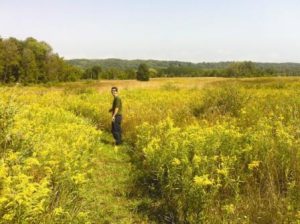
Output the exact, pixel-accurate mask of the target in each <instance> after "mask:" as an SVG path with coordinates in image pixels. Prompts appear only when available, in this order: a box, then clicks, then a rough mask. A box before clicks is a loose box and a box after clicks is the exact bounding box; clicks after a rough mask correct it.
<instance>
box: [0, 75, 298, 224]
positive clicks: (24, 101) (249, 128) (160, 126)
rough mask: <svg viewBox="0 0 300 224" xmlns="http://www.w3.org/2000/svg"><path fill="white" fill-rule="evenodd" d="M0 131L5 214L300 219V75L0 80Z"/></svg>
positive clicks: (80, 218)
mask: <svg viewBox="0 0 300 224" xmlns="http://www.w3.org/2000/svg"><path fill="white" fill-rule="evenodd" d="M112 86H118V87H119V90H120V97H121V98H122V101H123V113H124V121H123V123H122V128H123V133H124V143H123V145H121V146H120V147H114V146H113V145H112V142H113V139H112V136H111V134H110V127H111V123H110V122H111V116H110V114H109V113H108V110H109V108H110V107H111V103H112V96H111V94H110V88H111V87H112ZM0 128H1V132H0V156H1V158H0V223H191V224H194V223H195V224H196V223H295V224H296V223H300V78H289V77H286V78H282V77H276V78H275V77H274V78H243V79H241V78H239V79H230V78H228V79H225V78H161V79H159V78H157V79H153V80H150V81H149V82H138V81H135V80H122V81H121V80H104V81H102V80H101V81H86V82H83V81H82V82H73V83H60V84H55V85H47V86H46V85H44V86H42V85H40V86H39V85H35V86H19V85H16V86H11V87H8V86H1V87H0Z"/></svg>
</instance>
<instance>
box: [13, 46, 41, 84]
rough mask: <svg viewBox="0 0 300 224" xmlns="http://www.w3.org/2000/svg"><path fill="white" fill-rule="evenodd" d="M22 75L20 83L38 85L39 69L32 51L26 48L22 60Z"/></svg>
mask: <svg viewBox="0 0 300 224" xmlns="http://www.w3.org/2000/svg"><path fill="white" fill-rule="evenodd" d="M21 65H22V68H21V74H20V80H16V81H18V82H20V81H21V82H24V83H31V82H34V83H36V82H37V81H38V68H37V65H36V61H35V56H34V53H33V52H32V50H30V49H28V48H24V50H23V54H22V60H21Z"/></svg>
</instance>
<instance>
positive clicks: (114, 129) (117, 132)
mask: <svg viewBox="0 0 300 224" xmlns="http://www.w3.org/2000/svg"><path fill="white" fill-rule="evenodd" d="M121 121H122V115H116V116H115V121H114V122H111V133H112V134H113V136H114V139H115V140H116V145H120V144H121V142H122V130H121Z"/></svg>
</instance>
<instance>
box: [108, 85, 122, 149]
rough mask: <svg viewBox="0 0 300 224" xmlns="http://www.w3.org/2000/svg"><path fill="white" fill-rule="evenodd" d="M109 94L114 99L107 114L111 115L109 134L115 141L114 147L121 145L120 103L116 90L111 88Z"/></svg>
mask: <svg viewBox="0 0 300 224" xmlns="http://www.w3.org/2000/svg"><path fill="white" fill-rule="evenodd" d="M111 94H112V95H113V97H114V100H113V103H112V108H111V109H110V110H109V112H111V113H112V120H111V132H112V134H113V137H114V139H115V142H116V145H120V144H121V143H122V130H121V122H122V101H121V98H120V97H119V94H118V88H117V87H112V88H111Z"/></svg>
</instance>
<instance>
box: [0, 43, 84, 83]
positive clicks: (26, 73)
mask: <svg viewBox="0 0 300 224" xmlns="http://www.w3.org/2000/svg"><path fill="white" fill-rule="evenodd" d="M82 73H83V72H82V69H80V68H78V67H76V66H73V65H71V64H69V63H67V62H66V61H65V60H64V59H63V58H61V57H59V55H58V54H55V53H53V51H52V48H51V47H50V45H49V44H47V43H45V42H43V41H37V40H36V39H34V38H32V37H29V38H27V39H26V40H24V41H21V40H17V39H16V38H7V39H2V38H0V82H2V83H10V82H20V83H25V84H26V83H45V82H50V81H52V82H55V81H75V80H78V79H79V78H81V76H82Z"/></svg>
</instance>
